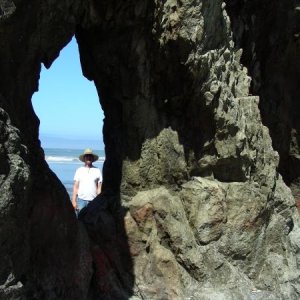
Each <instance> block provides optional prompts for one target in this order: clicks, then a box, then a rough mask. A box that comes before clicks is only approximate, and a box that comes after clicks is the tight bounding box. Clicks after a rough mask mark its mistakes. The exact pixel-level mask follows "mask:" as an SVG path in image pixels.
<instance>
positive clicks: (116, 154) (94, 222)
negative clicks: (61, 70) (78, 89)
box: [0, 0, 300, 300]
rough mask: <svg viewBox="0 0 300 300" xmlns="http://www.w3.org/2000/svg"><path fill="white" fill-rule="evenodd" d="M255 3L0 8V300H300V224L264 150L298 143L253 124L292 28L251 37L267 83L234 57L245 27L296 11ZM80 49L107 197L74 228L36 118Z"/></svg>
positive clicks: (9, 4)
mask: <svg viewBox="0 0 300 300" xmlns="http://www.w3.org/2000/svg"><path fill="white" fill-rule="evenodd" d="M254 2H255V4H253V5H250V4H249V3H250V1H243V2H242V1H227V6H226V4H225V3H224V2H222V1H220V0H213V1H203V2H202V1H192V2H191V1H176V0H167V1H152V2H151V1H125V2H124V1H115V2H112V1H101V2H99V1H92V0H91V1H82V2H81V1H79V0H78V1H75V0H73V1H72V0H64V1H47V0H42V1H31V2H30V4H28V3H27V2H25V1H11V0H2V1H1V0H0V34H1V39H0V46H1V47H0V76H1V81H0V125H1V126H0V141H1V146H0V167H1V168H0V185H1V192H2V193H1V198H0V208H1V209H0V214H1V229H0V242H1V243H0V245H1V248H0V253H1V255H2V257H3V258H4V259H3V263H1V265H0V295H1V296H0V297H2V298H3V299H90V300H92V299H129V298H132V299H266V298H267V299H297V298H299V294H300V282H299V259H300V258H299V246H300V227H299V216H298V212H297V209H296V206H295V200H294V198H293V196H292V194H291V191H290V189H289V188H288V187H287V186H286V185H285V183H284V182H283V180H282V178H281V175H280V174H279V173H278V164H279V158H280V159H281V162H280V164H281V165H280V168H281V170H288V169H289V167H288V166H287V165H286V166H285V163H284V162H285V158H284V155H285V154H284V155H283V156H282V153H286V152H284V151H285V150H284V151H283V152H282V151H281V150H280V149H279V148H276V149H279V150H280V151H279V153H280V155H281V157H279V155H278V153H277V152H275V151H274V150H273V148H272V142H273V143H274V145H276V139H277V140H278V141H281V142H282V145H284V149H290V150H288V151H290V153H294V154H295V153H296V152H297V151H298V150H297V147H298V146H297V128H296V126H294V127H293V126H291V128H292V131H291V132H292V133H293V138H292V146H290V143H289V142H287V141H286V139H285V138H283V137H285V136H284V134H283V135H278V136H277V134H276V130H275V131H274V130H273V129H274V128H273V127H272V126H270V129H271V135H272V137H273V140H271V138H270V136H269V131H268V129H267V127H264V126H263V125H262V121H261V117H260V110H259V106H260V107H262V111H263V114H262V115H263V117H265V115H266V114H267V113H265V112H267V111H268V110H267V109H266V107H267V105H266V103H271V102H272V95H274V92H272V93H269V92H270V91H271V89H270V87H271V86H273V84H274V83H276V82H277V81H276V80H275V81H274V82H273V83H272V84H271V83H270V85H268V82H269V81H268V80H270V82H272V80H273V79H274V78H276V76H277V75H278V72H280V70H281V68H283V67H282V64H278V65H277V64H276V63H275V64H274V62H276V53H278V55H280V54H281V53H283V52H284V53H285V51H284V50H282V49H283V48H284V47H285V46H284V43H281V44H280V45H281V47H282V48H280V49H279V50H278V52H276V51H277V50H276V49H274V50H273V53H272V54H273V55H272V59H270V60H269V59H268V60H267V58H266V57H267V52H266V54H265V52H263V50H264V45H265V44H264V43H265V42H264V38H266V37H268V39H269V40H268V42H266V47H269V45H271V44H270V42H271V41H272V38H271V37H269V35H268V33H269V31H272V32H273V31H274V32H277V31H278V32H280V34H281V35H280V38H279V39H278V41H280V42H282V41H284V37H285V36H286V38H287V39H289V36H288V34H289V32H290V31H289V30H290V27H288V29H286V30H282V31H281V30H280V26H279V24H281V23H280V22H279V23H276V24H278V26H275V27H274V28H272V26H269V27H268V28H262V27H260V25H257V26H258V27H253V28H255V32H253V34H251V35H249V40H253V41H254V40H255V39H257V38H258V37H259V41H257V43H256V44H255V45H258V44H259V49H260V51H262V52H261V54H260V58H259V59H260V60H259V62H260V64H261V65H262V61H261V59H263V62H264V63H265V64H264V65H263V67H262V68H261V69H260V67H259V65H257V64H256V65H255V66H256V67H255V66H252V65H251V64H250V63H249V62H250V61H252V60H253V61H255V60H256V53H258V52H251V51H250V50H249V49H250V48H249V45H251V43H250V44H248V43H246V44H245V45H243V43H242V40H243V37H244V36H245V35H244V33H245V32H246V31H247V30H248V29H246V28H247V26H248V24H250V23H249V22H250V19H251V22H252V19H253V20H259V22H258V24H265V23H263V22H262V23H261V21H262V20H263V17H264V15H265V14H266V13H267V12H269V7H271V9H270V11H271V12H272V13H273V12H276V11H284V12H285V13H286V14H288V12H289V10H290V7H292V6H289V5H287V6H286V7H285V5H282V4H277V2H276V3H275V1H271V0H270V1H260V2H259V3H258V2H257V1H254ZM254 2H253V3H254ZM261 3H262V4H261ZM266 4H270V5H266ZM247 5H250V7H251V9H252V10H249V11H247V9H246V8H247V7H248V6H247ZM29 12H30V13H29ZM240 12H241V13H242V17H243V18H241V19H239V13H240ZM251 12H253V14H251ZM272 13H270V15H268V18H266V20H273V18H275V16H274V17H273V14H272ZM256 15H257V16H259V18H257V17H256ZM229 16H230V18H231V20H232V22H230V18H229ZM293 16H294V15H293ZM292 19H293V17H292ZM276 20H277V19H276ZM289 20H290V19H289ZM288 22H289V21H288ZM240 24H243V26H240ZM288 24H291V23H288ZM255 26H256V25H255ZM276 30H277V31H276ZM73 34H75V36H76V38H77V41H78V44H79V50H80V56H81V63H82V69H83V74H84V76H86V77H87V78H88V79H89V80H93V81H94V83H95V85H96V88H97V90H98V93H99V95H100V103H101V105H102V108H103V110H104V114H105V120H104V128H103V134H104V142H105V150H106V161H105V164H104V183H103V193H102V194H101V196H99V197H97V198H96V199H95V201H93V202H92V203H91V205H89V206H88V207H87V209H85V210H84V211H83V212H82V213H81V215H80V222H77V221H76V219H75V216H74V213H73V211H72V208H71V205H70V202H69V199H68V196H67V193H66V191H65V189H64V188H63V186H62V184H61V183H60V182H59V180H58V179H57V178H56V176H55V175H54V174H53V173H52V172H51V171H50V170H49V168H48V165H47V164H46V163H45V161H44V157H43V151H42V149H41V148H40V143H39V140H38V119H37V117H36V116H35V114H34V112H33V110H32V106H31V103H30V99H31V96H32V94H33V93H34V92H35V91H36V90H37V87H38V78H39V72H40V64H41V63H44V65H45V66H46V67H50V66H51V63H52V62H53V60H54V59H55V58H56V57H57V56H58V55H59V51H60V50H61V49H62V47H63V46H64V45H66V44H67V43H68V41H69V40H70V39H71V37H72V35H73ZM247 37H248V36H247ZM275 40H276V39H275ZM291 43H292V42H291ZM272 45H273V44H272ZM243 46H245V47H243ZM241 47H242V48H245V51H244V53H245V54H244V56H243V50H242V49H241ZM287 47H288V48H287V52H286V56H283V58H282V61H284V57H285V58H287V57H288V54H289V53H292V52H293V51H294V50H295V49H296V46H293V45H292V44H289V46H287ZM293 47H294V48H293ZM254 48H255V47H254ZM266 49H268V48H266ZM293 49H294V50H293ZM293 53H296V52H293ZM295 55H296V54H295ZM246 58H247V59H246ZM241 59H242V61H243V62H245V64H246V65H247V66H248V67H249V68H250V74H251V75H252V76H253V79H254V80H253V87H251V78H250V77H249V75H248V71H247V69H246V68H245V67H244V66H243V65H242V64H241ZM280 61H281V60H280ZM272 64H274V65H276V67H270V65H272ZM257 70H259V71H257ZM261 70H264V73H263V72H261V73H259V72H260V71H261ZM282 70H286V67H285V68H283V69H282ZM256 71H257V72H256ZM275 71H276V72H275ZM267 73H270V74H271V75H270V77H268V76H265V75H264V74H267ZM259 74H260V75H259ZM289 78H292V80H291V86H292V87H291V89H289V91H291V90H293V91H294V90H295V91H296V84H294V82H295V81H296V78H297V76H296V72H291V74H289V76H288V77H286V78H285V79H284V80H281V81H280V82H279V83H280V85H279V86H280V87H283V86H284V84H285V83H286V82H288V79H289ZM250 89H252V90H253V91H254V92H252V94H254V95H256V94H259V96H261V97H260V98H259V97H258V96H252V95H250V93H251V92H250ZM289 95H291V94H289ZM293 95H294V94H293ZM278 97H279V96H278ZM289 97H290V96H287V98H286V99H290V98H289ZM293 103H294V102H293ZM292 107H293V108H295V109H294V110H295V114H297V113H298V111H299V110H297V109H296V108H297V106H296V105H295V106H292ZM275 114H276V113H275ZM275 114H273V115H272V114H271V115H270V116H269V120H270V122H271V123H272V124H273V123H274V124H275V123H276V122H277V121H276V120H277V119H276V118H275V117H274V115H275ZM287 116H288V114H287V115H286V114H285V113H284V111H282V113H281V114H280V118H281V119H282V118H284V117H287ZM295 120H296V118H295ZM266 123H267V122H266ZM284 132H286V131H284ZM296 154H297V153H296ZM289 155H290V154H289ZM282 157H283V160H282ZM294 157H296V158H297V156H295V155H294ZM282 166H284V167H283V168H282ZM295 166H296V164H295ZM289 170H290V169H289ZM295 170H296V171H295V172H298V171H297V168H295ZM295 174H296V173H295ZM284 176H285V174H284ZM296 177H297V175H296V176H293V180H294V179H295V178H296ZM286 178H287V177H284V179H286ZM293 184H295V185H296V187H297V181H295V180H294V181H293ZM83 224H84V226H83Z"/></svg>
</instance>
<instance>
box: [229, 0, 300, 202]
mask: <svg viewBox="0 0 300 300" xmlns="http://www.w3.org/2000/svg"><path fill="white" fill-rule="evenodd" d="M225 2H226V3H227V4H228V13H229V15H230V17H231V20H232V28H233V36H234V40H235V41H236V45H237V47H239V48H243V49H244V53H243V56H242V62H243V64H244V65H246V66H247V68H248V69H249V73H250V75H251V77H252V78H253V80H252V86H251V93H252V94H255V95H259V96H260V105H259V106H260V109H261V113H262V119H263V123H264V124H265V125H266V126H267V127H268V128H269V129H270V135H271V137H272V142H273V146H274V148H275V150H277V151H278V152H279V154H280V164H279V172H280V173H281V174H282V175H283V178H284V181H285V182H286V183H287V184H288V185H290V186H291V188H292V191H293V193H294V196H296V197H297V198H300V194H299V188H300V137H299V133H300V124H299V120H300V115H299V114H300V106H299V101H298V100H297V99H298V95H299V89H300V87H299V84H298V78H299V76H300V59H299V58H300V57H299V53H300V3H299V1H294V0H288V1H284V2H282V1H270V0H267V1H266V0H265V1H259V0H258V1H256V0H255V1H252V0H251V1H247V0H246V1H239V0H228V1H225Z"/></svg>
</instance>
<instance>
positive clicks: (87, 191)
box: [72, 149, 102, 214]
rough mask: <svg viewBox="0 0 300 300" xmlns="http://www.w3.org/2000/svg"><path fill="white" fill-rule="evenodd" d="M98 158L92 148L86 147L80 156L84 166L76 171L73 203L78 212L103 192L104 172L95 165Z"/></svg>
mask: <svg viewBox="0 0 300 300" xmlns="http://www.w3.org/2000/svg"><path fill="white" fill-rule="evenodd" d="M98 158H99V157H98V155H96V154H94V153H93V151H92V150H91V149H85V150H84V152H83V154H81V155H80V156H79V159H80V160H81V161H82V162H84V166H83V167H80V168H78V169H77V170H76V172H75V175H74V185H73V195H72V205H73V207H74V209H75V210H76V212H77V214H78V213H79V212H80V210H82V209H83V208H84V207H86V206H87V205H88V204H89V202H90V201H92V200H93V199H94V198H95V197H96V196H97V195H98V194H100V193H101V185H102V174H101V171H100V169H99V168H97V167H95V166H93V162H94V161H96V160H98Z"/></svg>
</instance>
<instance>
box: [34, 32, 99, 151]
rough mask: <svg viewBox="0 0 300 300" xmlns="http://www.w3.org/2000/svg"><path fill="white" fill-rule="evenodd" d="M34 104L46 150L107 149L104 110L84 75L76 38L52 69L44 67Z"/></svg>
mask: <svg viewBox="0 0 300 300" xmlns="http://www.w3.org/2000/svg"><path fill="white" fill-rule="evenodd" d="M32 104H33V107H34V110H35V113H36V114H37V116H38V117H39V119H40V132H39V137H40V140H41V144H42V147H43V148H63V149H84V148H92V149H104V146H103V137H102V127H103V111H102V109H101V106H100V104H99V98H98V94H97V90H96V87H95V85H94V82H92V81H89V80H88V79H86V78H85V77H84V76H83V75H82V70H81V65H80V59H79V52H78V45H77V42H76V40H75V38H74V37H73V39H72V41H71V42H70V43H69V44H68V45H67V46H66V47H65V48H63V49H62V50H61V52H60V55H59V57H58V58H57V59H56V60H55V61H54V63H53V64H52V66H51V67H50V69H48V70H47V69H46V68H45V67H44V66H43V65H42V70H41V74H40V80H39V91H38V92H36V93H34V95H33V97H32Z"/></svg>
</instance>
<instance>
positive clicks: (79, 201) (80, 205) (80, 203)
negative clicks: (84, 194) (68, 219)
mask: <svg viewBox="0 0 300 300" xmlns="http://www.w3.org/2000/svg"><path fill="white" fill-rule="evenodd" d="M88 204H89V201H87V200H83V199H81V198H77V208H76V215H77V216H78V214H79V212H80V211H81V210H82V209H83V208H84V207H86V206H87V205H88Z"/></svg>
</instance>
